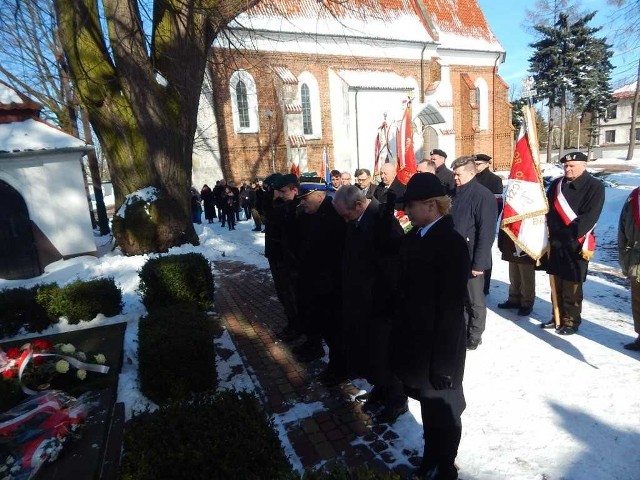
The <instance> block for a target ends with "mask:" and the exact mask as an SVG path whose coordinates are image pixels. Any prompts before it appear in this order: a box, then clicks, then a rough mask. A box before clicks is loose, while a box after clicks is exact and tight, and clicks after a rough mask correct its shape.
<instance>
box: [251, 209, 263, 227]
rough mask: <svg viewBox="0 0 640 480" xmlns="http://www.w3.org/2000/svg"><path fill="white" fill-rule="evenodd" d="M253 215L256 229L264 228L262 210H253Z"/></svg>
mask: <svg viewBox="0 0 640 480" xmlns="http://www.w3.org/2000/svg"><path fill="white" fill-rule="evenodd" d="M251 217H252V218H253V223H254V224H255V226H256V229H258V230H262V217H261V216H260V212H258V210H257V209H255V208H254V209H252V210H251Z"/></svg>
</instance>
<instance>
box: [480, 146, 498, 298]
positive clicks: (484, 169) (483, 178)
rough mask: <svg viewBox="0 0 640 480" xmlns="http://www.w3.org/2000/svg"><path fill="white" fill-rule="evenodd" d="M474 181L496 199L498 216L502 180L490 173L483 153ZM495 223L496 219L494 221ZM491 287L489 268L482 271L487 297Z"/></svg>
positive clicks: (487, 156) (487, 158) (489, 159)
mask: <svg viewBox="0 0 640 480" xmlns="http://www.w3.org/2000/svg"><path fill="white" fill-rule="evenodd" d="M475 157H476V171H477V173H476V180H477V181H478V183H479V184H480V185H484V186H485V187H487V188H488V189H489V191H490V192H491V193H493V194H494V195H495V197H496V203H497V205H498V216H500V212H502V179H501V178H500V177H499V176H498V175H496V174H495V173H493V172H492V171H491V168H489V167H490V165H491V157H490V156H489V155H485V154H484V153H478V154H477V155H476V156H475ZM496 221H497V219H496ZM490 286H491V267H489V268H488V269H487V270H485V271H484V294H485V295H489V288H490Z"/></svg>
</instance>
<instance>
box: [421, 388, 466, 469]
mask: <svg viewBox="0 0 640 480" xmlns="http://www.w3.org/2000/svg"><path fill="white" fill-rule="evenodd" d="M465 406H466V404H465V400H464V393H463V391H462V388H460V389H454V390H439V391H433V392H430V393H429V394H428V395H426V396H425V395H423V396H421V397H420V410H421V413H422V428H423V431H424V454H423V456H422V463H421V465H420V468H421V470H423V471H429V470H431V469H435V468H437V472H438V475H437V476H436V477H435V478H438V479H442V480H448V479H452V480H453V479H456V478H458V471H457V469H456V467H455V464H454V462H455V459H456V456H457V455H458V447H459V445H460V438H461V436H462V421H461V419H460V416H461V415H462V412H463V411H464V409H465Z"/></svg>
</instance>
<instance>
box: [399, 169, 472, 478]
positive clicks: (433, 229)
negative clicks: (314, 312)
mask: <svg viewBox="0 0 640 480" xmlns="http://www.w3.org/2000/svg"><path fill="white" fill-rule="evenodd" d="M403 200H404V202H405V205H406V212H407V215H408V216H409V218H410V219H411V223H412V224H413V225H414V229H413V230H412V231H411V232H409V233H408V234H407V235H406V236H405V237H404V238H403V241H402V245H401V248H400V262H399V268H400V271H399V275H398V289H397V302H396V305H397V312H396V316H395V321H394V324H393V327H392V332H391V347H390V353H391V365H392V368H393V371H394V372H395V373H396V375H397V376H398V378H399V379H400V380H401V381H402V383H403V384H404V386H405V392H406V393H407V394H408V395H409V396H410V397H412V398H416V399H418V400H419V401H420V406H421V411H422V426H423V429H424V441H425V446H424V455H423V457H422V463H421V464H420V468H419V469H418V471H417V472H416V475H417V476H418V477H419V478H429V479H435V478H437V479H456V478H458V473H457V469H456V467H455V465H454V460H455V458H456V455H457V452H458V446H459V444H460V437H461V434H462V422H461V419H460V416H461V415H462V412H463V411H464V409H465V407H466V403H465V398H464V392H463V390H462V378H463V375H464V363H465V354H466V352H465V342H466V328H465V316H464V308H465V307H464V306H465V297H466V292H467V278H468V276H469V270H470V269H471V265H470V262H469V253H468V249H467V246H466V243H465V240H464V239H463V238H462V237H461V236H460V234H458V233H457V232H456V231H455V230H454V227H453V219H452V218H451V216H450V215H447V212H448V210H449V207H450V205H451V199H450V198H449V197H448V196H446V195H445V191H444V188H443V186H442V184H441V183H440V181H439V180H438V179H437V177H436V176H435V175H433V174H431V173H417V174H415V175H414V176H413V177H411V180H409V183H408V184H407V192H406V194H405V196H404V199H403Z"/></svg>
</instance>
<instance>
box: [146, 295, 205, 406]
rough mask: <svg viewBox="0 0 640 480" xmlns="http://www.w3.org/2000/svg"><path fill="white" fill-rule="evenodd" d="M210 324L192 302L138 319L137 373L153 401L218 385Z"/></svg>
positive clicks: (180, 396)
mask: <svg viewBox="0 0 640 480" xmlns="http://www.w3.org/2000/svg"><path fill="white" fill-rule="evenodd" d="M211 329H212V326H211V324H210V322H209V321H208V320H207V317H206V316H205V314H204V313H203V312H201V311H199V310H198V309H197V308H196V307H195V306H188V305H176V306H173V307H167V308H163V309H159V310H154V311H152V312H150V313H149V315H148V316H147V317H143V318H142V319H140V322H139V323H138V361H139V365H138V375H139V379H140V388H141V390H142V392H143V393H144V394H145V395H146V396H147V397H148V398H150V399H151V400H153V401H154V402H156V403H159V404H163V403H167V402H169V401H171V400H180V399H184V398H187V397H188V396H189V395H190V394H191V393H192V392H203V391H206V390H210V389H214V388H215V386H216V385H217V376H216V366H215V350H214V345H213V335H212V331H211Z"/></svg>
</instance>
